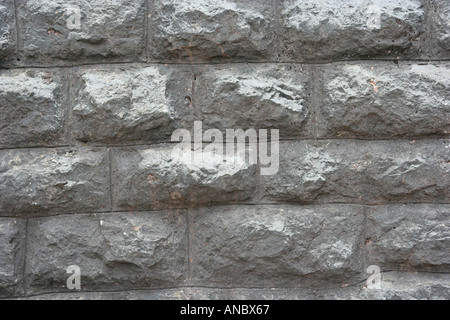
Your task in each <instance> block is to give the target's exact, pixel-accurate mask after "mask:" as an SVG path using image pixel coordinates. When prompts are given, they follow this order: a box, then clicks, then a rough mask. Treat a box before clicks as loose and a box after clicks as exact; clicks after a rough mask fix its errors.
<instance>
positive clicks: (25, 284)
mask: <svg viewBox="0 0 450 320" xmlns="http://www.w3.org/2000/svg"><path fill="white" fill-rule="evenodd" d="M24 246H25V248H24V257H23V271H22V281H23V295H24V297H25V298H27V297H28V279H27V274H28V273H27V266H28V263H27V261H28V259H27V255H28V218H26V219H25V245H24Z"/></svg>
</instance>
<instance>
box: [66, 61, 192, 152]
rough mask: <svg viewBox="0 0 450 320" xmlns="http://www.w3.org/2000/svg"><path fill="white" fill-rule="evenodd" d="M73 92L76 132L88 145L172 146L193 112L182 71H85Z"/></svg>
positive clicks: (188, 81) (155, 68)
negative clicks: (172, 142)
mask: <svg viewBox="0 0 450 320" xmlns="http://www.w3.org/2000/svg"><path fill="white" fill-rule="evenodd" d="M76 78H77V80H76V81H75V83H74V84H73V86H72V98H71V100H72V106H73V108H72V115H73V117H72V118H73V122H72V123H71V127H72V132H73V134H74V136H75V138H76V139H77V140H79V141H82V142H101V143H117V142H119V143H126V142H151V143H154V142H162V141H163V142H169V141H170V136H171V134H172V132H173V131H174V130H175V128H177V126H183V125H184V122H183V119H184V118H185V117H184V114H185V113H186V112H189V111H190V110H189V106H188V103H187V99H186V96H190V95H192V94H191V90H192V80H191V79H189V73H183V72H182V71H180V68H177V69H175V68H167V67H162V66H151V67H145V68H134V67H131V68H130V67H128V68H126V69H125V68H123V67H118V68H103V69H100V68H95V69H82V70H81V71H80V73H79V75H77V77H76Z"/></svg>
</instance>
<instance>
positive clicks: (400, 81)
mask: <svg viewBox="0 0 450 320" xmlns="http://www.w3.org/2000/svg"><path fill="white" fill-rule="evenodd" d="M321 83H322V85H321V94H322V97H323V98H322V99H320V101H321V102H320V105H319V109H320V111H321V117H320V118H319V120H318V123H317V130H318V136H319V137H321V138H347V137H348V138H350V137H351V138H366V139H377V138H394V137H423V136H428V135H445V134H448V133H449V132H450V131H449V129H450V126H449V120H450V102H449V101H450V95H449V93H448V89H447V88H448V87H449V86H450V65H449V64H446V63H443V64H439V65H432V64H429V65H418V64H401V65H399V66H398V67H397V66H395V65H394V64H393V63H390V64H385V63H382V64H380V63H363V64H345V65H341V64H339V65H332V66H330V65H327V66H324V67H322V68H321Z"/></svg>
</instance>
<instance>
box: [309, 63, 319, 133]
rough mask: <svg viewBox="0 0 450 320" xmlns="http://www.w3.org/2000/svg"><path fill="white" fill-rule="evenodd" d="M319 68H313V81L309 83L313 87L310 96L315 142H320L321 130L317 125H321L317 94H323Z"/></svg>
mask: <svg viewBox="0 0 450 320" xmlns="http://www.w3.org/2000/svg"><path fill="white" fill-rule="evenodd" d="M317 72H318V71H317V68H316V66H312V67H311V81H308V85H309V86H311V88H310V94H311V100H310V101H311V110H312V111H313V113H314V114H313V116H312V119H313V123H312V125H313V128H312V130H311V131H312V135H313V136H314V138H315V140H318V138H319V129H318V127H317V124H318V123H319V112H320V110H319V109H320V108H319V102H318V101H317V100H318V97H317V94H321V90H320V88H319V85H318V81H319V79H318V76H317ZM307 125H311V123H309V124H308V123H307Z"/></svg>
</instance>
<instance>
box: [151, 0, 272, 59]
mask: <svg viewBox="0 0 450 320" xmlns="http://www.w3.org/2000/svg"><path fill="white" fill-rule="evenodd" d="M271 4H272V1H270V0H257V1H252V2H248V1H243V0H240V1H222V0H196V1H174V0H164V1H159V0H158V1H152V5H151V6H150V7H151V12H150V17H149V26H150V28H149V31H148V35H149V49H150V50H149V57H150V59H152V60H157V61H173V62H191V63H198V62H208V61H211V62H215V61H227V62H231V61H261V60H262V61H266V60H274V58H275V57H276V52H277V47H276V41H275V23H274V20H273V19H274V15H275V13H274V12H275V10H274V6H272V5H271Z"/></svg>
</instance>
